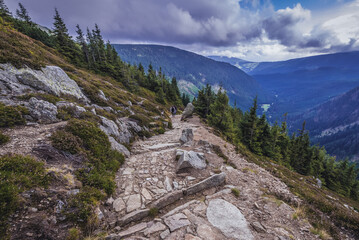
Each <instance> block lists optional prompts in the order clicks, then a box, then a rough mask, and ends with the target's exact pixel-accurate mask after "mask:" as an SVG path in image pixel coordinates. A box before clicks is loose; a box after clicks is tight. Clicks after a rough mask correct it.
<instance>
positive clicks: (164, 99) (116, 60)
mask: <svg viewBox="0 0 359 240" xmlns="http://www.w3.org/2000/svg"><path fill="white" fill-rule="evenodd" d="M0 16H1V17H2V18H5V19H6V20H7V21H8V22H11V23H12V24H13V27H14V28H15V29H16V30H18V31H19V32H22V33H24V34H25V35H28V36H29V37H31V38H33V39H36V40H39V41H41V42H42V43H44V44H45V45H47V46H49V47H51V48H54V49H56V50H57V51H58V52H59V53H61V54H62V55H63V56H64V57H65V58H66V59H67V60H68V61H69V62H70V63H72V64H74V65H75V66H77V67H81V68H86V69H88V70H91V71H93V72H95V73H97V74H102V75H106V76H111V77H112V78H114V79H115V80H117V81H119V82H121V83H122V84H123V85H124V86H125V87H126V88H127V89H128V90H130V91H131V92H137V93H138V92H139V90H140V87H142V88H146V89H148V90H150V91H153V92H154V93H155V95H156V98H155V99H156V100H157V101H158V102H159V103H161V104H175V105H178V106H182V105H183V103H185V104H186V103H188V102H189V101H190V99H189V96H188V95H185V94H182V95H181V93H180V91H179V89H178V86H177V80H176V78H174V77H173V78H172V79H170V78H168V77H167V76H165V74H164V73H162V71H161V69H159V70H158V71H157V70H155V69H153V67H152V65H150V66H149V68H148V69H147V70H146V71H145V69H144V68H143V66H142V65H141V64H139V65H138V66H136V65H130V64H127V63H125V62H123V61H122V60H121V58H120V57H119V55H118V53H117V51H116V50H115V48H114V47H113V46H112V45H111V43H110V41H106V42H105V40H104V38H103V36H102V34H101V30H100V27H99V26H98V25H97V24H95V26H94V29H89V28H88V27H87V28H86V31H85V32H84V31H83V29H81V27H80V26H79V25H76V34H77V36H76V38H75V39H73V38H72V36H71V35H70V33H69V30H68V28H67V26H66V24H65V22H64V20H63V18H62V17H61V15H60V13H59V11H58V10H57V9H56V8H55V11H54V17H53V20H54V22H53V29H52V30H49V31H46V30H44V29H42V28H41V27H40V26H39V25H37V24H36V23H34V22H33V21H32V20H31V17H30V15H29V13H28V11H27V9H26V8H25V7H24V5H23V4H22V3H19V8H18V9H17V10H16V18H15V17H13V16H12V14H11V13H10V11H9V10H8V8H7V7H6V5H5V3H4V0H0Z"/></svg>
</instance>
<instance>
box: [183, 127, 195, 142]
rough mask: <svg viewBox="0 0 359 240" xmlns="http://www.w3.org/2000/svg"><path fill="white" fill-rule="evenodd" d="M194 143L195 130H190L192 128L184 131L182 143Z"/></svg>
mask: <svg viewBox="0 0 359 240" xmlns="http://www.w3.org/2000/svg"><path fill="white" fill-rule="evenodd" d="M192 141H193V130H192V129H190V128H187V129H183V130H182V135H181V138H180V142H181V143H182V144H185V143H189V142H192Z"/></svg>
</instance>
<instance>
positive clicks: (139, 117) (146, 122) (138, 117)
mask: <svg viewBox="0 0 359 240" xmlns="http://www.w3.org/2000/svg"><path fill="white" fill-rule="evenodd" d="M129 118H130V119H133V120H135V121H137V122H138V124H139V125H141V126H145V127H149V126H150V122H151V121H152V120H151V119H150V118H149V117H146V116H145V115H143V114H134V115H131V116H129Z"/></svg>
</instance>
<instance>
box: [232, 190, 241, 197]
mask: <svg viewBox="0 0 359 240" xmlns="http://www.w3.org/2000/svg"><path fill="white" fill-rule="evenodd" d="M231 191H232V193H233V195H234V196H236V197H239V194H240V191H239V190H238V189H237V188H232V189H231Z"/></svg>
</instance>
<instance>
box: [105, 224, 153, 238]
mask: <svg viewBox="0 0 359 240" xmlns="http://www.w3.org/2000/svg"><path fill="white" fill-rule="evenodd" d="M145 228H147V223H145V222H143V223H139V224H137V225H134V226H132V227H130V228H128V229H126V230H125V231H122V232H120V233H118V234H111V235H109V236H108V237H106V240H120V239H123V238H124V237H127V236H130V235H132V234H134V233H136V232H139V231H142V230H143V229H145Z"/></svg>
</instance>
